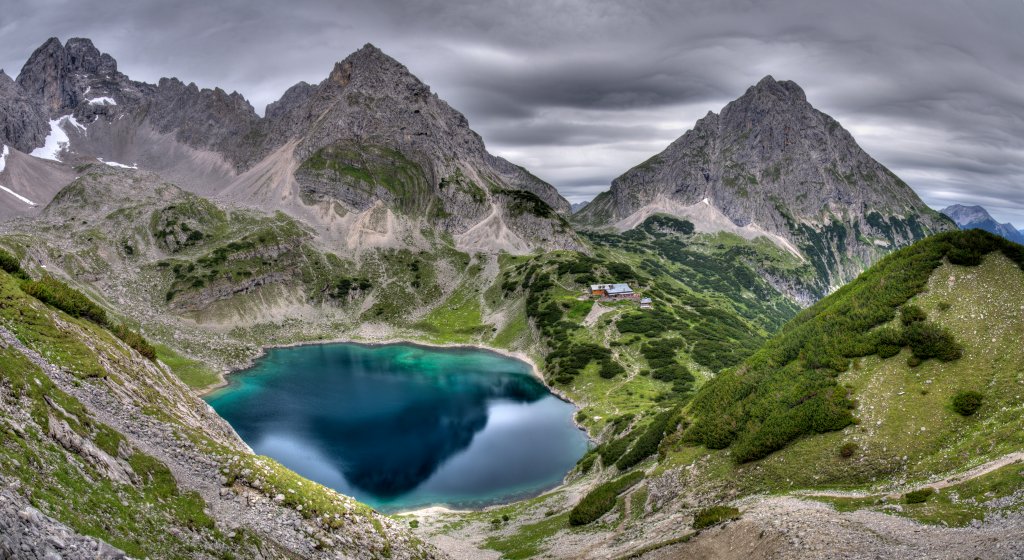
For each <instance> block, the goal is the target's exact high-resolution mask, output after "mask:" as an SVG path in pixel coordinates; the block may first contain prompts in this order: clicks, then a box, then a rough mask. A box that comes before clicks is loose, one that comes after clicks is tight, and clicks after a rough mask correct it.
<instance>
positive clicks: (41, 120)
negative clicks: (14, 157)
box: [0, 70, 50, 152]
mask: <svg viewBox="0 0 1024 560" xmlns="http://www.w3.org/2000/svg"><path fill="white" fill-rule="evenodd" d="M49 131H50V126H49V124H48V123H47V118H46V113H44V112H43V110H42V108H41V107H40V106H39V104H38V103H36V102H35V101H34V100H33V99H32V98H31V97H29V95H28V94H26V93H25V90H24V89H22V88H21V86H19V85H18V84H17V83H15V81H14V80H12V79H11V77H10V76H8V75H7V74H5V73H4V71H3V70H0V144H3V145H6V146H11V147H13V148H14V149H15V150H20V151H22V152H31V151H32V148H34V147H36V146H40V145H42V143H43V140H45V139H46V134H47V133H48V132H49ZM0 149H2V148H0Z"/></svg>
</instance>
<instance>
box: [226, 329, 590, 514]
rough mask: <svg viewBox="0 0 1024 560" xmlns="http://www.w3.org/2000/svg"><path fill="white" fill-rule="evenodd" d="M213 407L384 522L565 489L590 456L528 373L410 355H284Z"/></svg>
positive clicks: (379, 350)
mask: <svg viewBox="0 0 1024 560" xmlns="http://www.w3.org/2000/svg"><path fill="white" fill-rule="evenodd" d="M229 381H230V384H229V385H228V386H227V387H225V388H224V389H221V390H219V391H217V392H215V393H212V394H210V395H209V396H208V397H207V399H206V400H207V402H209V403H210V405H211V406H213V408H214V409H215V410H216V411H217V413H219V414H220V415H221V416H222V417H224V418H225V419H226V420H227V421H228V422H230V423H231V425H232V426H233V427H234V428H235V430H236V431H237V432H238V434H239V435H240V436H241V437H242V439H244V440H245V442H246V443H248V444H249V445H250V446H251V447H252V448H253V449H254V450H255V451H256V452H257V453H259V454H262V455H268V456H270V457H273V458H274V459H277V460H278V461H280V462H281V463H282V464H284V465H285V466H287V467H288V468H290V469H292V470H294V471H295V472H297V473H299V474H301V475H303V476H305V477H307V478H310V479H313V480H315V481H317V482H320V483H321V484H323V485H325V486H329V487H331V488H334V489H335V490H337V491H339V492H341V493H343V494H347V495H350V496H354V497H355V498H357V499H358V500H360V501H362V502H365V503H367V504H369V505H371V506H374V507H375V508H378V509H380V510H382V511H385V512H393V511H400V510H407V509H413V508H419V507H425V506H430V505H445V506H450V507H482V506H486V505H491V504H494V503H501V502H507V501H511V500H515V499H520V498H526V497H529V496H532V495H536V494H538V493H540V492H542V491H544V490H546V489H549V488H552V487H554V486H556V485H558V484H559V483H560V482H561V481H562V477H563V476H565V474H566V473H567V472H569V470H570V469H571V468H572V467H573V465H575V463H576V461H577V460H579V458H580V457H582V456H583V454H584V453H586V451H587V446H588V440H587V437H586V434H585V433H584V432H582V431H580V430H579V429H577V428H576V426H575V425H574V424H573V422H572V416H573V414H574V413H575V407H573V406H572V405H571V404H569V403H566V402H564V401H562V400H560V399H558V398H556V397H555V396H554V395H552V394H551V393H550V392H548V390H547V389H546V388H545V387H544V385H542V384H541V383H540V382H538V381H537V379H536V378H535V377H534V376H533V375H532V373H531V369H530V366H529V365H527V364H526V363H524V362H521V361H519V360H514V359H511V358H507V357H505V356H501V355H498V354H495V353H493V352H487V351H483V350H474V349H449V348H443V349H441V348H426V347H421V346H415V345H409V344H393V345H385V346H365V345H358V344H323V345H311V346H298V347H293V348H274V349H270V350H269V351H268V352H267V355H266V356H265V357H264V358H262V359H260V360H259V361H258V362H257V363H256V364H255V365H254V367H252V368H250V369H248V370H245V371H242V372H238V373H235V374H232V375H231V376H229Z"/></svg>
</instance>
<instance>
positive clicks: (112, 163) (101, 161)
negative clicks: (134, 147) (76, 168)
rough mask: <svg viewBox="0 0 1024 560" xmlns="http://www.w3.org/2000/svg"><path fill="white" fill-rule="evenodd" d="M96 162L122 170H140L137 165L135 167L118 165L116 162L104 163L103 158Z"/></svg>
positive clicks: (97, 159)
mask: <svg viewBox="0 0 1024 560" xmlns="http://www.w3.org/2000/svg"><path fill="white" fill-rule="evenodd" d="M96 161H98V162H100V163H102V164H104V165H109V166H110V167H120V168H121V169H138V168H139V164H137V163H136V164H135V165H125V164H123V163H117V162H116V161H103V158H101V157H99V158H96Z"/></svg>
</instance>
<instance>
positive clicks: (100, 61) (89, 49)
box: [64, 37, 117, 76]
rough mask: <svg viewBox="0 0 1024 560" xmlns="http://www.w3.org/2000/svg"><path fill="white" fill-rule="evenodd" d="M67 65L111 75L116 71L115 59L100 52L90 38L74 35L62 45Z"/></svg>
mask: <svg viewBox="0 0 1024 560" xmlns="http://www.w3.org/2000/svg"><path fill="white" fill-rule="evenodd" d="M64 50H65V51H66V52H67V55H68V65H69V66H70V68H71V69H72V70H77V71H83V72H90V73H93V74H98V75H103V76H112V75H114V74H116V73H117V61H116V60H114V57H112V56H110V55H109V54H107V53H101V52H100V50H99V49H97V48H96V46H95V45H93V44H92V40H90V39H83V38H81V37H75V38H72V39H68V42H67V43H66V44H65V45H64Z"/></svg>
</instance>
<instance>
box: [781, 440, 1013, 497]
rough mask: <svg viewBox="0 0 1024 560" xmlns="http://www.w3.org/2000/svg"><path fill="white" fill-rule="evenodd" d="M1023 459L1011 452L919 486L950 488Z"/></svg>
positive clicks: (850, 494)
mask: <svg viewBox="0 0 1024 560" xmlns="http://www.w3.org/2000/svg"><path fill="white" fill-rule="evenodd" d="M1022 461H1024V452H1021V451H1018V452H1016V453H1010V454H1009V455H1004V456H1002V457H1000V458H998V459H995V460H994V461H989V462H987V463H982V464H980V465H978V466H977V467H974V468H973V469H970V470H967V471H964V472H962V473H960V474H955V475H952V476H948V477H946V478H943V479H941V480H937V481H935V482H931V483H924V484H920V485H918V486H920V487H929V488H934V489H936V490H942V489H943V488H948V487H950V486H954V485H956V484H960V483H961V482H966V481H968V480H973V479H975V478H979V477H982V476H985V475H986V474H989V473H991V472H993V471H996V470H999V469H1001V468H1003V467H1005V466H1007V465H1012V464H1014V463H1020V462H1022ZM793 495H794V496H802V497H808V498H869V497H874V496H879V497H882V496H884V497H886V498H899V497H900V496H901V495H903V492H896V493H889V494H878V493H874V492H843V491H821V492H817V491H805V492H795V493H794V494H793Z"/></svg>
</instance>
